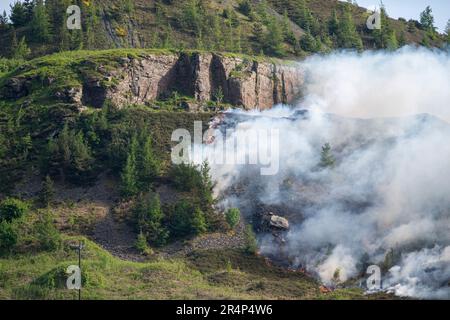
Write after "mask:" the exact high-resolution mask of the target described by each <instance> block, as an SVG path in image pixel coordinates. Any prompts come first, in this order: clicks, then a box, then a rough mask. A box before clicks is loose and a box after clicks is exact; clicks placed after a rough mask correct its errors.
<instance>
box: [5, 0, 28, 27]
mask: <svg viewBox="0 0 450 320" xmlns="http://www.w3.org/2000/svg"><path fill="white" fill-rule="evenodd" d="M10 8H11V13H10V16H9V19H10V20H11V23H12V25H13V26H14V28H20V27H23V26H25V25H26V24H27V23H28V21H29V20H28V17H27V9H26V8H25V6H24V4H23V3H21V2H20V1H16V2H14V4H11V5H10Z"/></svg>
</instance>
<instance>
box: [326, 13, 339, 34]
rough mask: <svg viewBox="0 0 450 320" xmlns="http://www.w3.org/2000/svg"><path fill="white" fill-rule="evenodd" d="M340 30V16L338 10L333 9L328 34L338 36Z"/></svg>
mask: <svg viewBox="0 0 450 320" xmlns="http://www.w3.org/2000/svg"><path fill="white" fill-rule="evenodd" d="M338 30H339V18H338V15H337V12H336V10H333V13H332V14H331V17H330V20H329V21H328V34H329V35H330V36H337V34H338Z"/></svg>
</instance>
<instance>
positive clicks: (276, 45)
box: [264, 18, 284, 56]
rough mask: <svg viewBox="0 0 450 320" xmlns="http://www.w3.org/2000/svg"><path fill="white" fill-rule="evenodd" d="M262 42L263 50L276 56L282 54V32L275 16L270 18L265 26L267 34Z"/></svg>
mask: <svg viewBox="0 0 450 320" xmlns="http://www.w3.org/2000/svg"><path fill="white" fill-rule="evenodd" d="M264 44H265V50H264V51H265V52H267V53H269V54H273V55H276V56H282V55H283V54H284V49H283V33H282V30H281V28H280V25H279V24H278V22H277V21H276V20H275V18H272V20H271V21H270V23H269V25H268V26H267V34H266V37H265V43H264Z"/></svg>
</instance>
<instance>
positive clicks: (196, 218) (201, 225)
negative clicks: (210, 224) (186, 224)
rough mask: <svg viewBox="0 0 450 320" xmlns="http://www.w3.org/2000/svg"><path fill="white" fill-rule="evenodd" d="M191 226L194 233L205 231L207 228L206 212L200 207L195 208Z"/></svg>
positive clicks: (198, 233)
mask: <svg viewBox="0 0 450 320" xmlns="http://www.w3.org/2000/svg"><path fill="white" fill-rule="evenodd" d="M191 228H192V234H195V235H200V234H202V233H205V232H206V230H207V225H206V219H205V214H204V213H203V212H202V211H201V210H200V209H199V208H196V209H195V210H194V213H193V215H192V218H191Z"/></svg>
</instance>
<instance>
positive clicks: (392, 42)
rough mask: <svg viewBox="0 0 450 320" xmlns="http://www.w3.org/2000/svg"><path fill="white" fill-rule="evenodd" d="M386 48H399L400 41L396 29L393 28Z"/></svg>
mask: <svg viewBox="0 0 450 320" xmlns="http://www.w3.org/2000/svg"><path fill="white" fill-rule="evenodd" d="M386 49H388V50H391V51H393V50H397V49H398V41H397V36H396V34H395V31H394V30H392V31H391V34H390V35H389V37H388V39H387V42H386Z"/></svg>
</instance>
